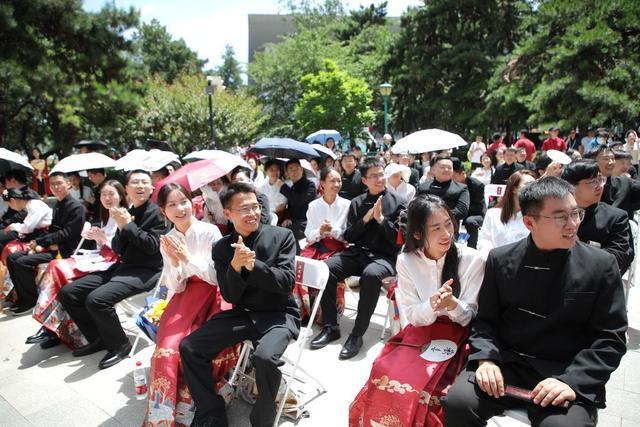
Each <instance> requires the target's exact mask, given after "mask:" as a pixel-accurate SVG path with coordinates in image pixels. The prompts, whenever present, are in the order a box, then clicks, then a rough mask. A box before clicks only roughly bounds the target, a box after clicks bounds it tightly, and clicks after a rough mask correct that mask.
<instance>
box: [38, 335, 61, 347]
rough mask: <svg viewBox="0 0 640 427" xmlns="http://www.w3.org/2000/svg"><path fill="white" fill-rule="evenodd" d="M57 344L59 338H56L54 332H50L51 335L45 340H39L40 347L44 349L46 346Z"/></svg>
mask: <svg viewBox="0 0 640 427" xmlns="http://www.w3.org/2000/svg"><path fill="white" fill-rule="evenodd" d="M58 344H60V338H58V337H57V336H55V335H54V334H51V336H50V337H48V338H47V339H46V340H45V341H41V342H40V348H41V349H43V350H46V349H48V348H51V347H55V346H57V345H58Z"/></svg>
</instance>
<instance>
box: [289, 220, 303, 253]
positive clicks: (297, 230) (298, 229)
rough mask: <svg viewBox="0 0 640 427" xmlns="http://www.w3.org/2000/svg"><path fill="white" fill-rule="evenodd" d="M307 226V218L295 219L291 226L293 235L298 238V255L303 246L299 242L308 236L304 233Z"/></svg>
mask: <svg viewBox="0 0 640 427" xmlns="http://www.w3.org/2000/svg"><path fill="white" fill-rule="evenodd" d="M305 228H307V220H306V219H294V220H292V221H291V225H290V226H289V229H290V230H291V231H292V232H293V237H295V238H296V255H300V251H301V248H300V243H299V242H300V240H302V239H304V238H305V237H306V236H305V234H304V229H305Z"/></svg>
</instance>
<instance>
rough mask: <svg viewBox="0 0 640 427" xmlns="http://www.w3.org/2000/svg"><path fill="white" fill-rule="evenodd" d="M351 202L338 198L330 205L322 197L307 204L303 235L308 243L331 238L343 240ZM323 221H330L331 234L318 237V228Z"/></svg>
mask: <svg viewBox="0 0 640 427" xmlns="http://www.w3.org/2000/svg"><path fill="white" fill-rule="evenodd" d="M349 206H351V202H350V201H349V200H347V199H345V198H342V197H340V196H337V197H336V200H334V201H333V203H332V204H328V203H327V202H326V201H325V200H324V198H323V197H320V198H319V199H316V200H314V201H313V202H311V203H309V208H308V209H307V227H306V228H305V229H304V235H305V236H306V237H307V240H308V241H309V242H310V243H314V242H317V241H318V240H321V239H323V238H325V237H333V238H334V239H336V240H343V237H342V235H343V234H344V230H345V228H347V214H348V213H349ZM325 219H328V220H329V221H331V232H330V233H329V234H327V235H322V236H321V235H320V226H321V225H322V223H323V222H324V220H325Z"/></svg>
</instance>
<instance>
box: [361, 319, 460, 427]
mask: <svg viewBox="0 0 640 427" xmlns="http://www.w3.org/2000/svg"><path fill="white" fill-rule="evenodd" d="M467 335H468V328H466V327H463V326H460V325H459V324H457V323H453V322H451V321H450V320H449V319H448V318H438V319H437V320H436V322H435V323H434V324H432V325H429V326H420V327H416V326H413V325H408V326H407V327H406V328H404V329H403V330H402V331H400V332H399V333H398V334H397V335H396V336H394V337H393V338H391V339H390V340H389V342H388V343H387V344H386V345H385V346H384V347H383V349H382V351H381V352H380V355H379V356H378V357H377V358H376V360H375V361H374V362H373V367H372V369H371V374H370V376H369V380H368V381H367V383H366V384H365V386H364V387H363V388H362V390H360V392H359V393H358V395H357V396H356V398H355V399H354V401H353V402H352V403H351V405H350V407H349V426H350V427H358V426H372V427H378V426H385V427H391V426H392V427H395V426H397V427H400V426H402V427H409V426H417V427H422V426H427V427H442V426H444V411H443V409H442V405H441V403H440V398H441V397H443V396H445V395H446V394H447V392H448V390H449V388H450V387H451V385H452V384H453V381H454V380H455V378H456V375H457V374H458V373H459V372H460V370H462V368H463V366H464V364H465V362H466V360H467V356H468V354H469V349H468V345H466V339H467ZM436 339H446V340H450V341H453V342H454V343H455V344H456V345H457V346H458V351H457V352H456V353H455V355H454V356H453V357H451V358H450V359H448V360H445V361H443V362H430V361H428V360H426V359H423V358H422V357H420V354H421V353H422V352H423V351H424V350H423V347H424V346H425V345H428V344H429V343H430V342H431V341H432V340H436Z"/></svg>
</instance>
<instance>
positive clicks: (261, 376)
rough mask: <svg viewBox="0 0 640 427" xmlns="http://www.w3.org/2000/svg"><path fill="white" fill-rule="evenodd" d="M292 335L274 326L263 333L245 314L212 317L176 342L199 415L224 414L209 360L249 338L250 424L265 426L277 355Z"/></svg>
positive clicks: (277, 375) (270, 416) (276, 380)
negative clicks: (252, 371)
mask: <svg viewBox="0 0 640 427" xmlns="http://www.w3.org/2000/svg"><path fill="white" fill-rule="evenodd" d="M291 338H292V334H291V331H289V330H288V329H286V328H284V327H275V328H272V329H270V330H269V331H267V333H265V334H264V335H261V334H260V332H259V331H258V330H257V329H256V327H255V326H254V324H253V322H252V321H251V318H250V317H249V315H248V314H246V313H242V312H239V313H238V314H237V315H229V314H226V315H223V316H217V317H216V316H214V317H213V318H212V319H210V320H209V321H208V322H207V323H205V324H204V325H202V326H201V327H200V328H199V329H198V330H197V331H195V332H193V333H192V334H191V335H189V336H187V337H186V338H184V339H183V340H182V342H181V343H180V358H181V359H182V366H183V368H184V376H185V380H186V382H187V385H188V387H189V391H190V392H191V396H192V397H193V401H194V402H195V404H196V408H197V411H198V413H199V414H204V413H209V412H211V413H213V414H215V415H216V416H218V417H225V404H224V399H223V398H222V397H220V396H219V395H218V394H217V393H216V390H215V384H214V381H213V369H212V366H211V361H212V360H213V359H215V357H216V355H217V354H218V353H219V352H220V351H222V350H224V349H225V348H228V347H231V346H232V345H234V344H237V343H240V342H242V341H244V340H251V341H253V346H254V352H253V363H254V366H255V368H256V385H257V386H258V400H257V401H256V404H255V405H254V406H253V409H252V411H251V415H250V420H251V425H252V426H254V427H256V426H264V427H269V426H271V425H272V424H273V421H274V420H275V417H276V412H277V408H276V404H275V399H276V395H277V393H278V387H279V386H280V380H281V378H282V373H281V372H280V370H279V369H278V366H281V365H282V364H283V362H282V361H281V360H280V357H281V356H282V354H283V353H284V351H285V350H286V348H287V344H288V343H289V340H290V339H291Z"/></svg>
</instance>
